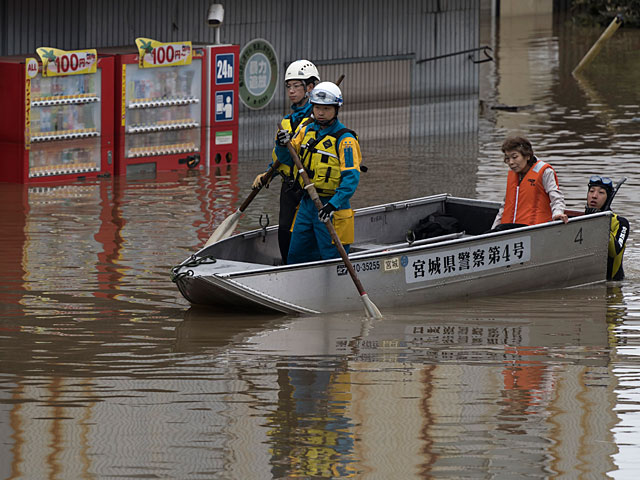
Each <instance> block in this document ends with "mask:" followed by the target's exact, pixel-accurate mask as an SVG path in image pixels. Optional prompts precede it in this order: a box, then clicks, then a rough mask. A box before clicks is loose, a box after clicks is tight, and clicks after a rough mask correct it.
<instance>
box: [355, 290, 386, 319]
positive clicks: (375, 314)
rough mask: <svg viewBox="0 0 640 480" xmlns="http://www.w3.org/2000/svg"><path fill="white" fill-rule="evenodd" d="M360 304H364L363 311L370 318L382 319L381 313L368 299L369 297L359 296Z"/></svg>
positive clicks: (364, 294) (365, 295)
mask: <svg viewBox="0 0 640 480" xmlns="http://www.w3.org/2000/svg"><path fill="white" fill-rule="evenodd" d="M360 298H361V299H362V303H364V311H365V312H366V314H367V316H369V317H371V318H382V312H380V310H379V309H378V307H376V304H375V303H373V301H372V300H371V299H370V298H369V295H367V294H366V293H363V294H362V295H360Z"/></svg>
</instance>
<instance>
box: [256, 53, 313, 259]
mask: <svg viewBox="0 0 640 480" xmlns="http://www.w3.org/2000/svg"><path fill="white" fill-rule="evenodd" d="M319 81H320V74H319V73H318V69H317V68H316V66H315V65H314V64H313V63H311V62H310V61H309V60H296V61H295V62H292V63H291V64H290V65H289V66H288V67H287V70H286V72H285V74H284V87H285V89H286V91H287V96H288V97H289V101H290V102H291V110H292V112H291V113H289V114H287V115H286V116H285V117H284V118H283V119H282V122H280V123H281V124H282V127H283V128H284V129H286V130H287V131H288V132H289V133H292V134H293V133H295V132H296V131H297V130H298V129H299V128H300V126H301V125H302V124H303V123H304V122H305V121H306V120H307V119H308V118H309V117H311V110H312V105H311V103H310V102H309V94H310V93H311V90H313V88H314V87H315V86H316V84H317V83H318V82H319ZM271 158H272V162H275V161H276V153H275V149H274V151H273V152H272V154H271ZM272 164H273V163H272ZM272 164H271V165H272ZM271 165H269V166H271ZM278 173H279V174H280V176H281V177H282V186H281V188H280V210H279V213H278V245H279V247H280V255H281V256H282V263H283V264H286V263H287V252H288V251H289V244H290V243H291V224H292V223H293V217H294V215H295V214H296V208H297V207H298V204H299V203H300V199H301V198H302V194H303V193H304V192H303V190H302V187H301V186H300V184H299V183H298V182H296V181H295V178H294V174H293V170H292V169H291V167H290V166H289V165H284V164H281V165H280V166H279V167H278ZM264 175H265V173H261V174H259V175H258V176H257V177H256V178H255V180H254V181H253V185H252V187H253V188H254V189H255V188H259V187H260V186H261V185H262V183H263V177H264Z"/></svg>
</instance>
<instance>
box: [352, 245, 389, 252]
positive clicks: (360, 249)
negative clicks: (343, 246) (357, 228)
mask: <svg viewBox="0 0 640 480" xmlns="http://www.w3.org/2000/svg"><path fill="white" fill-rule="evenodd" d="M389 245H392V244H390V243H388V244H384V243H354V244H353V245H351V248H350V249H349V252H351V253H354V252H364V251H366V250H379V249H384V248H385V247H388V246H389Z"/></svg>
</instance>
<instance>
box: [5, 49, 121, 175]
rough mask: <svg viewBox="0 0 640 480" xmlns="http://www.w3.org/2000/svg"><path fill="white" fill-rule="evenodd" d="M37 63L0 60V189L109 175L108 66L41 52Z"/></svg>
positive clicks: (106, 61)
mask: <svg viewBox="0 0 640 480" xmlns="http://www.w3.org/2000/svg"><path fill="white" fill-rule="evenodd" d="M38 54H39V55H40V57H41V62H38V60H36V59H35V58H29V57H11V58H0V98H1V99H2V106H3V110H4V111H3V114H2V115H0V145H1V146H0V148H2V157H1V159H0V181H4V182H16V183H37V182H40V183H42V182H52V181H68V180H72V179H74V180H75V179H76V178H78V177H95V176H98V175H110V174H112V173H113V158H112V151H113V93H112V92H113V59H112V58H98V57H97V54H96V50H76V51H70V52H65V51H63V50H58V49H55V48H39V49H38Z"/></svg>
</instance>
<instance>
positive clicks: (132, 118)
mask: <svg viewBox="0 0 640 480" xmlns="http://www.w3.org/2000/svg"><path fill="white" fill-rule="evenodd" d="M124 77H125V78H126V83H125V88H126V91H125V92H123V93H124V94H125V102H124V105H125V112H123V115H124V118H125V123H124V133H125V142H124V156H125V158H128V159H134V158H138V157H150V156H154V155H172V154H181V153H189V152H199V151H200V139H201V127H202V104H201V103H200V101H201V98H202V82H201V78H202V61H201V59H194V60H193V61H192V63H191V64H190V65H183V66H179V67H175V66H170V67H157V68H146V69H142V68H139V66H138V64H136V63H131V64H126V71H125V72H124Z"/></svg>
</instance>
